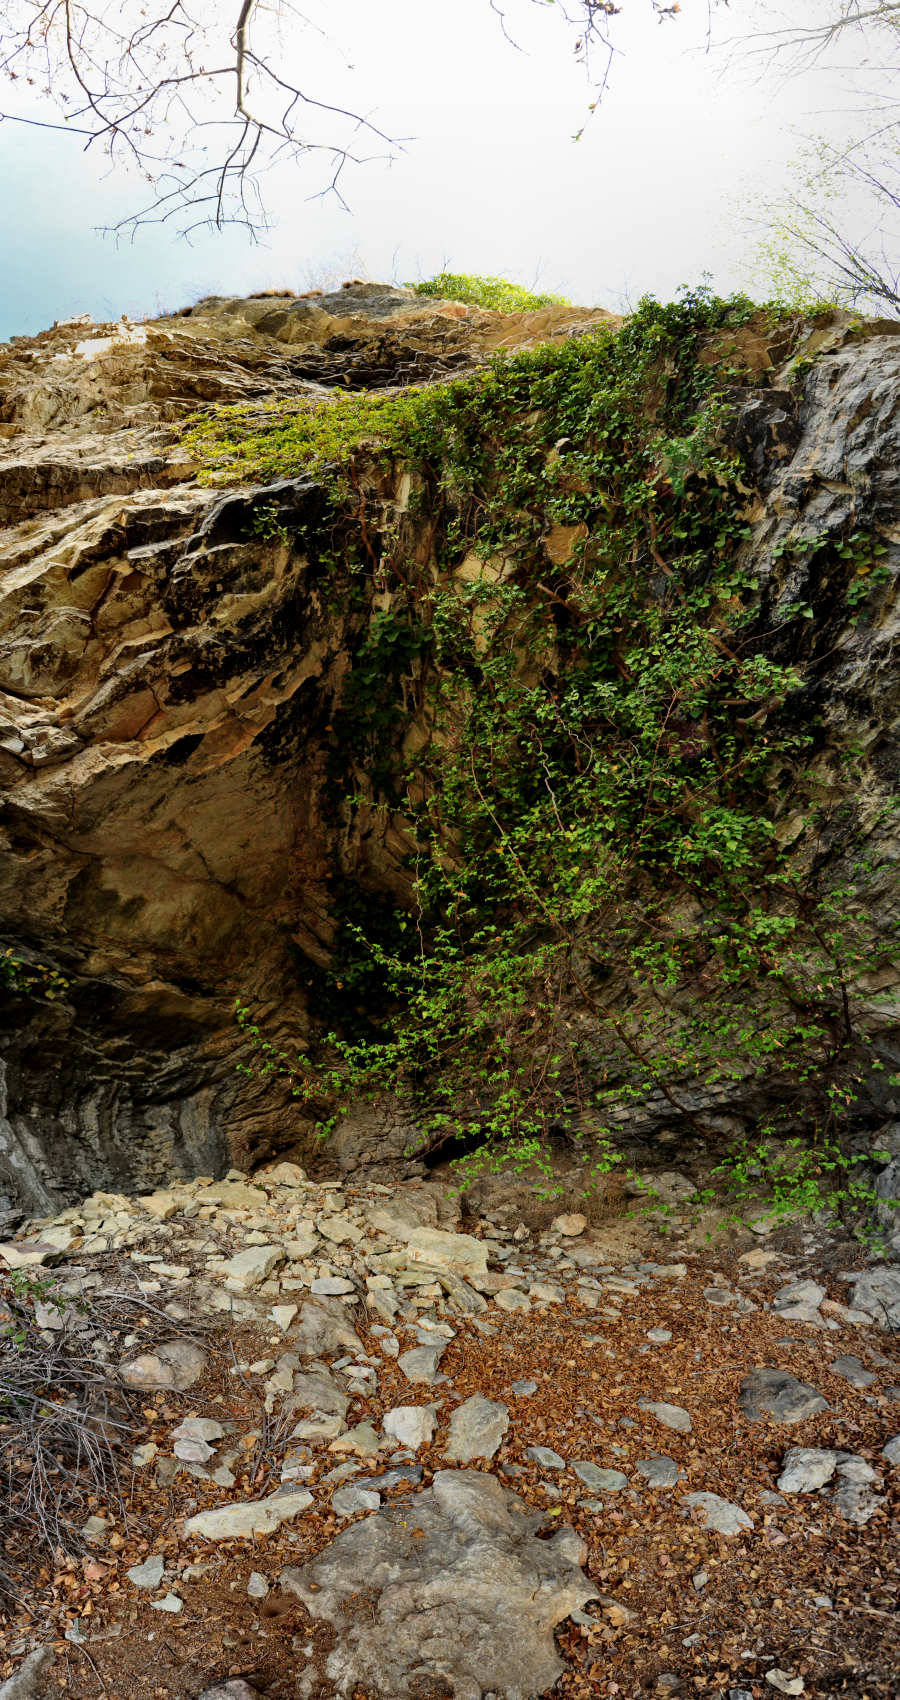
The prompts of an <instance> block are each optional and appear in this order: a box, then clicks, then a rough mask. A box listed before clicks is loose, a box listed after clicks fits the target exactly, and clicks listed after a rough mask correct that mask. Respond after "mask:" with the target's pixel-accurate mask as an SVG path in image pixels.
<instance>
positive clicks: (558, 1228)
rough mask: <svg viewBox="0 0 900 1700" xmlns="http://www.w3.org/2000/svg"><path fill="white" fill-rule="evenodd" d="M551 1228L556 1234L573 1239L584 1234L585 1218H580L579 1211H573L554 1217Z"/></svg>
mask: <svg viewBox="0 0 900 1700" xmlns="http://www.w3.org/2000/svg"><path fill="white" fill-rule="evenodd" d="M552 1226H553V1229H554V1231H555V1232H556V1233H557V1234H565V1235H566V1237H567V1238H569V1239H575V1238H577V1236H578V1235H579V1234H583V1233H584V1230H585V1228H586V1227H587V1217H586V1216H582V1214H581V1212H580V1210H574V1211H572V1212H570V1213H569V1214H568V1215H562V1216H554V1218H553V1223H552Z"/></svg>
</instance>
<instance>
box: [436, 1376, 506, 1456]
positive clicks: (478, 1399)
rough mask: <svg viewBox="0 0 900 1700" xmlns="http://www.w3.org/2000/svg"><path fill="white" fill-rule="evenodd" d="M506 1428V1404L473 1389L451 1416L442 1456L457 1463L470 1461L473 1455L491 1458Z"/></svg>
mask: <svg viewBox="0 0 900 1700" xmlns="http://www.w3.org/2000/svg"><path fill="white" fill-rule="evenodd" d="M508 1428H509V1412H508V1410H507V1408H506V1406H505V1405H501V1404H499V1403H497V1402H496V1401H495V1400H493V1399H485V1398H484V1396H483V1394H481V1393H474V1394H473V1395H472V1397H471V1399H467V1400H466V1401H465V1404H463V1405H459V1406H458V1407H457V1409H456V1410H455V1411H454V1413H453V1415H452V1417H451V1418H450V1434H449V1437H448V1440H447V1445H446V1447H445V1449H444V1457H445V1458H450V1459H451V1460H452V1461H453V1462H454V1463H456V1464H470V1463H471V1462H472V1459H473V1458H493V1456H494V1453H495V1452H496V1450H497V1448H498V1446H499V1445H500V1442H501V1440H502V1439H503V1436H504V1435H505V1433H506V1431H507V1429H508Z"/></svg>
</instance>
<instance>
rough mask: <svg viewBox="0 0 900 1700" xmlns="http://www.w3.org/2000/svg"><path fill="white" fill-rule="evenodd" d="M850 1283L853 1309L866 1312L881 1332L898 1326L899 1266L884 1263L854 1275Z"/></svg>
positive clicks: (899, 1304) (899, 1306) (899, 1301)
mask: <svg viewBox="0 0 900 1700" xmlns="http://www.w3.org/2000/svg"><path fill="white" fill-rule="evenodd" d="M849 1279H850V1281H851V1283H852V1287H853V1294H852V1297H853V1306H854V1309H856V1310H863V1311H865V1312H866V1313H867V1315H869V1316H871V1317H872V1319H873V1321H875V1322H878V1323H880V1324H881V1326H882V1328H896V1327H898V1326H900V1264H893V1263H883V1264H879V1265H878V1266H877V1267H876V1268H874V1269H864V1270H862V1272H861V1273H857V1272H856V1271H854V1272H853V1274H852V1275H851V1276H850V1277H849Z"/></svg>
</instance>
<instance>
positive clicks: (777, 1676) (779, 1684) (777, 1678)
mask: <svg viewBox="0 0 900 1700" xmlns="http://www.w3.org/2000/svg"><path fill="white" fill-rule="evenodd" d="M766 1681H767V1683H768V1684H769V1687H770V1688H777V1690H778V1692H779V1694H802V1693H803V1687H804V1683H803V1678H802V1676H791V1674H790V1672H789V1671H786V1670H779V1669H778V1668H777V1666H776V1667H775V1668H774V1669H772V1670H767V1671H766Z"/></svg>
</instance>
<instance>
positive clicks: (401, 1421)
mask: <svg viewBox="0 0 900 1700" xmlns="http://www.w3.org/2000/svg"><path fill="white" fill-rule="evenodd" d="M435 1422H436V1416H435V1410H434V1406H433V1405H397V1406H395V1408H394V1410H392V1411H387V1412H386V1413H385V1415H384V1418H383V1419H382V1424H381V1426H382V1428H383V1429H384V1432H385V1434H387V1435H390V1437H391V1439H392V1440H399V1442H400V1445H401V1446H411V1447H412V1448H413V1450H414V1451H418V1448H419V1447H420V1446H429V1445H430V1444H431V1441H432V1440H433V1438H434V1430H435Z"/></svg>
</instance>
